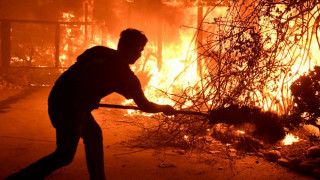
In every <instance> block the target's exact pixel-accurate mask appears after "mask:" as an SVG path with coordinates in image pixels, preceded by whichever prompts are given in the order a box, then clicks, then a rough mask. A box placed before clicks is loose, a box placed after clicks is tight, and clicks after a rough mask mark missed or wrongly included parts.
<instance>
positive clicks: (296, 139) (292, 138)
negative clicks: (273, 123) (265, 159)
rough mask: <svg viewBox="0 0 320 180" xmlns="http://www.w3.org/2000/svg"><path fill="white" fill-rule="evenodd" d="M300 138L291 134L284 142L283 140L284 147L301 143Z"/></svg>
mask: <svg viewBox="0 0 320 180" xmlns="http://www.w3.org/2000/svg"><path fill="white" fill-rule="evenodd" d="M299 141H300V138H299V137H298V136H294V135H293V134H291V133H289V134H287V135H286V137H285V138H284V140H282V143H283V145H291V144H293V143H294V142H299Z"/></svg>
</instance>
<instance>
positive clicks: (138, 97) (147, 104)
mask: <svg viewBox="0 0 320 180" xmlns="http://www.w3.org/2000/svg"><path fill="white" fill-rule="evenodd" d="M133 100H134V102H135V103H136V104H137V105H138V107H139V109H140V110H141V111H144V112H148V113H157V112H163V113H165V114H166V115H173V114H174V109H173V107H172V106H170V105H161V104H156V103H153V102H151V101H149V100H148V99H147V98H146V96H145V95H144V93H143V91H142V90H141V91H140V92H139V93H137V94H135V96H134V97H133Z"/></svg>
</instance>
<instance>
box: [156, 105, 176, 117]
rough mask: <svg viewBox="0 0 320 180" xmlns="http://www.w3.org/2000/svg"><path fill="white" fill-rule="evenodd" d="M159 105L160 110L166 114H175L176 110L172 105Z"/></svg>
mask: <svg viewBox="0 0 320 180" xmlns="http://www.w3.org/2000/svg"><path fill="white" fill-rule="evenodd" d="M159 106H160V111H161V112H163V113H164V114H165V115H167V116H169V115H175V114H176V110H175V109H173V107H172V106H170V105H159Z"/></svg>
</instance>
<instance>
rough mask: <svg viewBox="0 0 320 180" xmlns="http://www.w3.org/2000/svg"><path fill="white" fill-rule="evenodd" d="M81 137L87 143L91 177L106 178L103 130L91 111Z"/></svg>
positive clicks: (86, 150)
mask: <svg viewBox="0 0 320 180" xmlns="http://www.w3.org/2000/svg"><path fill="white" fill-rule="evenodd" d="M81 137H82V139H83V142H84V145H85V152H86V160H87V166H88V170H89V174H90V179H91V180H100V179H106V178H105V172H104V157H103V145H102V131H101V128H100V126H99V125H98V124H97V122H96V121H95V120H94V118H93V117H92V115H91V114H90V113H88V120H87V121H86V123H85V124H84V126H83V131H82V136H81Z"/></svg>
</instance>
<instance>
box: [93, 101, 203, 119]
mask: <svg viewBox="0 0 320 180" xmlns="http://www.w3.org/2000/svg"><path fill="white" fill-rule="evenodd" d="M99 107H107V108H117V109H133V110H140V109H139V108H138V107H137V106H123V105H116V104H99ZM174 112H175V113H177V114H188V115H198V116H205V117H208V115H207V114H205V113H202V112H195V111H183V110H175V111H174Z"/></svg>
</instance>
